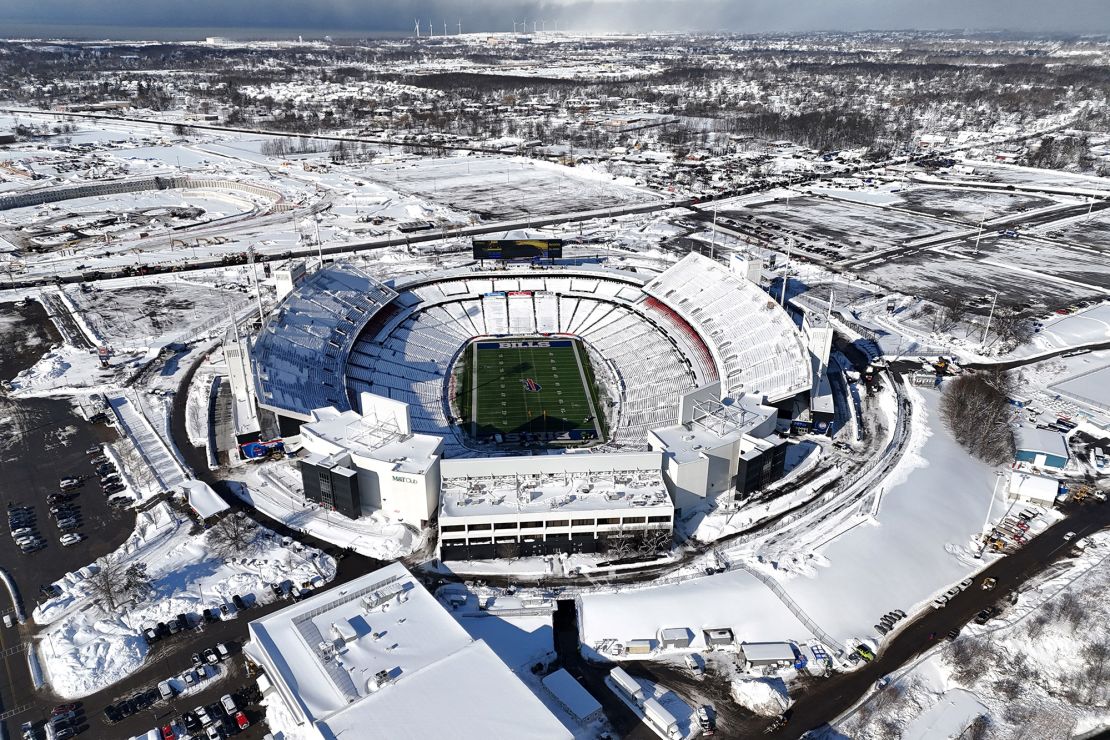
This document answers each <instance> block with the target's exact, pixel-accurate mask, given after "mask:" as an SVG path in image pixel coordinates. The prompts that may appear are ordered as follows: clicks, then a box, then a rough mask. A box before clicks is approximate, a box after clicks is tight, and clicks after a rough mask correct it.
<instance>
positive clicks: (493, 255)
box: [472, 239, 563, 260]
mask: <svg viewBox="0 0 1110 740" xmlns="http://www.w3.org/2000/svg"><path fill="white" fill-rule="evenodd" d="M472 245H473V247H474V259H476V260H526V259H559V258H561V257H562V256H563V240H562V239H474V240H473V242H472Z"/></svg>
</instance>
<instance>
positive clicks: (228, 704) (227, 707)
mask: <svg viewBox="0 0 1110 740" xmlns="http://www.w3.org/2000/svg"><path fill="white" fill-rule="evenodd" d="M220 705H221V706H223V708H224V711H225V712H227V716H229V717H230V716H232V715H234V714H235V713H236V712H238V711H239V708H238V707H237V706H235V699H233V698H232V697H231V694H224V695H223V696H221V697H220Z"/></svg>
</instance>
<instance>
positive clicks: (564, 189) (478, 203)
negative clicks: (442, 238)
mask: <svg viewBox="0 0 1110 740" xmlns="http://www.w3.org/2000/svg"><path fill="white" fill-rule="evenodd" d="M366 176H367V177H368V178H369V179H371V180H372V181H374V182H379V183H384V184H386V185H388V186H390V187H391V188H393V189H395V190H397V191H399V192H401V193H403V194H407V195H419V196H420V197H421V198H424V199H426V200H430V201H433V202H436V203H440V204H443V205H448V206H450V207H451V208H454V209H457V210H460V211H470V212H473V213H476V214H477V215H478V216H479V217H481V218H482V219H484V220H496V219H509V218H517V217H524V216H530V215H540V214H550V213H563V212H573V211H587V210H593V209H597V208H605V207H607V206H618V205H623V204H627V203H643V202H651V201H653V200H656V199H657V197H658V196H656V195H653V194H651V193H649V192H647V191H644V190H637V189H635V188H632V187H628V186H624V185H619V184H617V183H615V182H613V181H612V179H611V178H610V177H609V176H608V175H600V174H595V173H593V172H591V171H588V170H580V169H578V168H573V167H562V166H559V165H554V164H548V163H545V162H536V161H533V160H529V159H524V158H517V157H452V158H445V159H421V160H417V161H413V162H407V163H403V164H396V165H386V166H375V167H374V168H373V169H372V170H368V171H367V172H366Z"/></svg>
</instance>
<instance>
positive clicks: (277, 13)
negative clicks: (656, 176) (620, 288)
mask: <svg viewBox="0 0 1110 740" xmlns="http://www.w3.org/2000/svg"><path fill="white" fill-rule="evenodd" d="M417 18H419V19H420V21H421V25H422V26H424V28H425V30H426V28H427V25H428V22H429V21H431V22H432V23H433V24H434V25H435V26H436V27H437V29H442V28H443V23H444V21H446V22H447V25H448V27H449V29H450V30H452V31H454V30H456V29H457V27H458V23H459V22H460V21H461V23H462V27H463V30H464V31H471V32H477V31H508V30H511V29H512V27H513V21H514V20H515V21H523V20H524V19H528V21H529V25H531V21H533V20H539V19H543V20H545V21H546V22H547V26H548V29H549V30H550V29H552V28H554V26H555V24H556V23H558V27H559V28H561V29H568V28H570V29H574V30H593V31H616V32H620V31H628V32H642V31H663V32H666V31H676V32H677V31H730V32H738V33H757V32H765V31H812V30H844V31H855V30H864V29H911V28H912V29H938V28H941V29H976V30H1013V31H1024V32H1052V33H1060V32H1064V33H1108V32H1110V0H546V1H544V2H529V1H528V0H188V1H187V2H184V1H183V0H0V36H3V35H5V28H6V29H8V35H19V34H20V33H22V32H23V31H24V29H25V28H26V27H28V26H36V25H37V26H44V27H48V26H56V27H57V28H58V29H60V30H59V33H60V34H63V35H69V32H67V31H65V30H64V29H72V33H73V34H75V35H79V34H80V29H82V28H90V29H91V28H96V29H98V30H99V29H109V30H111V29H119V30H120V31H121V32H122V30H123V29H126V28H144V29H167V37H169V36H171V35H174V34H172V33H169V31H170V30H172V29H189V28H195V29H209V30H211V29H241V30H243V31H249V30H252V29H259V30H262V29H274V30H283V31H285V30H287V31H289V32H290V33H305V34H306V35H307V34H311V33H312V32H313V31H320V30H324V29H326V30H327V31H328V32H336V31H340V32H342V31H343V30H349V31H351V32H352V33H354V32H365V31H381V32H402V33H404V32H409V31H411V30H412V29H413V25H414V20H415V19H417ZM112 35H115V34H114V33H113V34H112ZM124 35H126V34H124ZM186 35H187V34H186Z"/></svg>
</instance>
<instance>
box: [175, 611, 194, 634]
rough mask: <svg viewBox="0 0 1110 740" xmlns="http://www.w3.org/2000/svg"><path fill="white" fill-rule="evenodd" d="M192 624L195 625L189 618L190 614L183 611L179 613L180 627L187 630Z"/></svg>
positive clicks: (178, 624)
mask: <svg viewBox="0 0 1110 740" xmlns="http://www.w3.org/2000/svg"><path fill="white" fill-rule="evenodd" d="M192 626H193V625H192V622H191V621H190V619H189V615H188V614H184V613H182V614H178V615H177V627H178V629H182V630H187V629H189V628H191V627H192Z"/></svg>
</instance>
